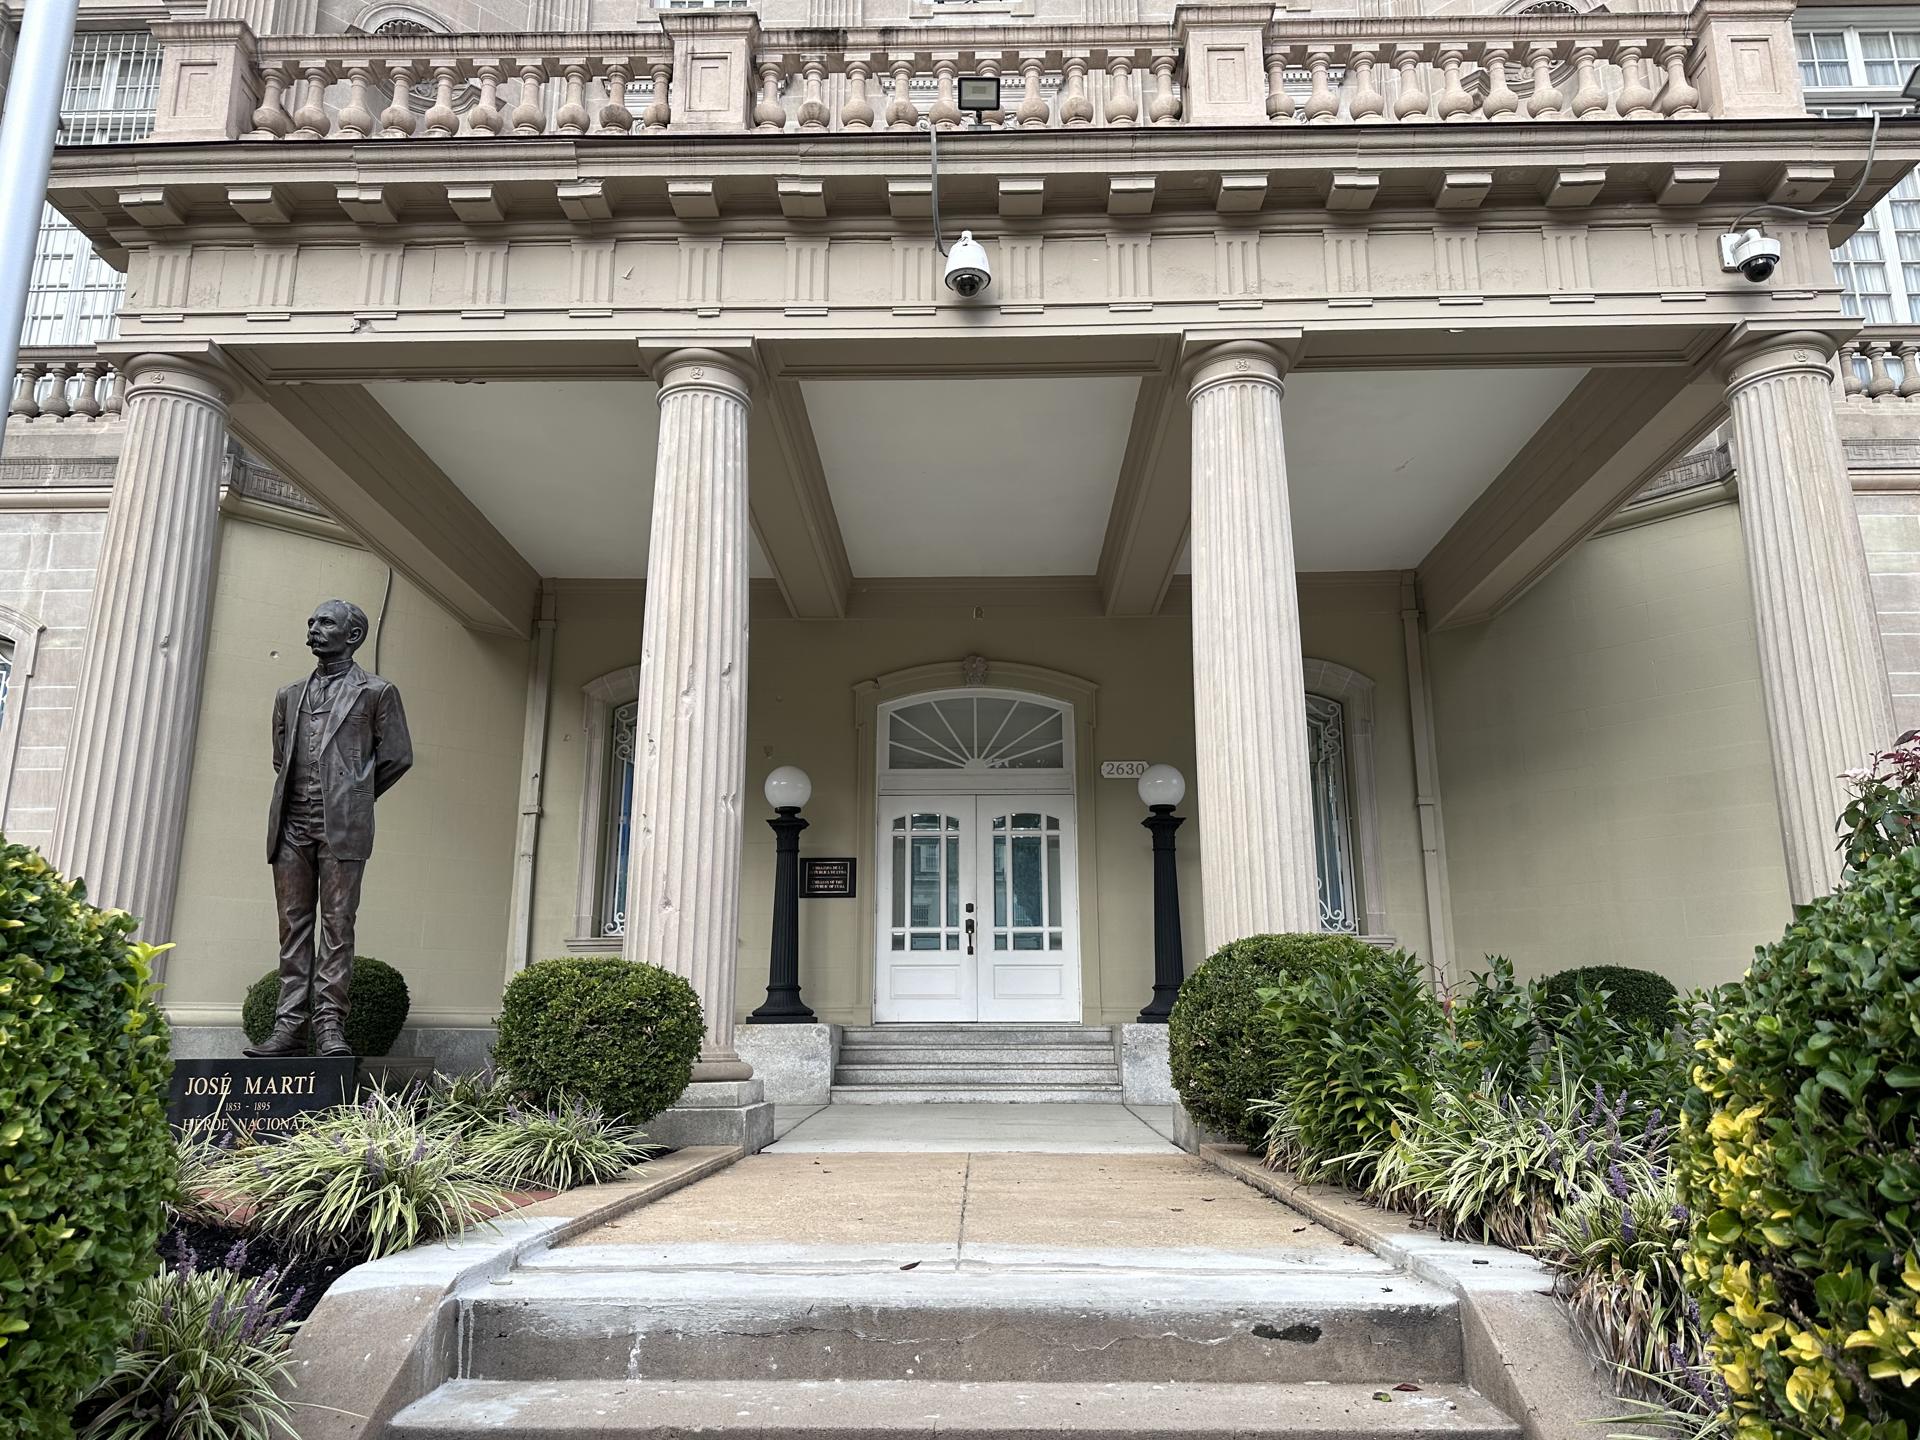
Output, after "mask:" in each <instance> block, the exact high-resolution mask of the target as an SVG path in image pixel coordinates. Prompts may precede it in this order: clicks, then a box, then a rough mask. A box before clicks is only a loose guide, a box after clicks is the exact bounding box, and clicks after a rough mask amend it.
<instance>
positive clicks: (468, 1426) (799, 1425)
mask: <svg viewBox="0 0 1920 1440" xmlns="http://www.w3.org/2000/svg"><path fill="white" fill-rule="evenodd" d="M1398 1383H1399V1381H1398V1379H1397V1378H1388V1379H1383V1380H1381V1381H1379V1382H1377V1383H1372V1382H1367V1383H1360V1384H1338V1385H1334V1384H1257V1385H1204V1384H1199V1385H1188V1384H1150V1383H1139V1382H1135V1383H1115V1384H1105V1385H1071V1384H1056V1385H1028V1384H1016V1383H1004V1382H1000V1383H980V1384H953V1383H940V1382H928V1381H922V1380H909V1381H853V1382H846V1381H839V1382H836V1381H817V1382H805V1381H803V1382H799V1383H794V1382H791V1381H764V1380H762V1381H739V1380H726V1381H717V1382H715V1381H709V1382H685V1381H663V1380H641V1379H631V1380H597V1381H573V1382H558V1383H555V1382H545V1383H532V1384H529V1383H516V1382H503V1381H485V1380H455V1381H451V1382H449V1383H447V1384H445V1385H442V1386H441V1387H440V1388H439V1389H438V1390H435V1391H434V1392H433V1393H432V1394H430V1395H428V1396H427V1397H426V1398H425V1399H422V1400H416V1401H415V1402H414V1403H413V1404H411V1405H409V1406H407V1407H406V1409H404V1410H402V1411H401V1412H400V1413H399V1414H398V1415H397V1416H395V1417H394V1419H393V1420H392V1421H391V1422H390V1423H389V1425H388V1428H387V1433H388V1434H389V1435H392V1436H396V1437H401V1436H404V1437H406V1440H469V1437H471V1436H475V1435H493V1436H500V1437H503V1440H516V1437H520V1440H683V1437H685V1436H688V1435H717V1436H740V1437H745V1436H753V1437H756V1440H802V1437H804V1440H830V1437H837V1436H846V1437H849V1440H904V1437H911V1436H934V1435H955V1434H957V1435H966V1436H971V1437H973V1440H1045V1437H1050V1436H1057V1435H1070V1436H1077V1437H1079V1440H1122V1437H1125V1440H1136V1437H1145V1436H1151V1437H1154V1440H1188V1437H1191V1440H1368V1437H1374V1436H1378V1437H1382V1440H1442V1437H1446V1440H1517V1437H1518V1436H1519V1435H1520V1434H1521V1431H1520V1427H1519V1426H1518V1425H1516V1424H1514V1423H1513V1422H1512V1421H1511V1420H1509V1419H1508V1418H1507V1417H1506V1416H1505V1415H1503V1414H1501V1413H1500V1412H1499V1411H1498V1410H1496V1409H1495V1408H1494V1407H1493V1406H1492V1405H1491V1404H1489V1403H1488V1402H1487V1401H1486V1400H1484V1399H1482V1398H1481V1397H1480V1396H1479V1395H1476V1394H1475V1393H1474V1392H1473V1391H1471V1390H1468V1389H1466V1388H1465V1387H1463V1386H1459V1385H1436V1386H1423V1387H1422V1388H1421V1389H1419V1390H1417V1391H1401V1390H1395V1389H1394V1388H1393V1387H1394V1385H1396V1384H1398ZM1379 1396H1385V1397H1387V1398H1386V1399H1384V1400H1382V1399H1379V1398H1376V1397H1379Z"/></svg>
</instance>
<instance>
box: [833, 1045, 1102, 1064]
mask: <svg viewBox="0 0 1920 1440" xmlns="http://www.w3.org/2000/svg"><path fill="white" fill-rule="evenodd" d="M840 1063H841V1064H843V1065H849V1064H852V1065H1011V1064H1021V1065H1112V1064H1113V1063H1114V1060H1113V1046H1111V1045H1106V1044H1101V1045H843V1046H842V1047H841V1049H840Z"/></svg>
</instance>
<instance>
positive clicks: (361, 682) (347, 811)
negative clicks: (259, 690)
mask: <svg viewBox="0 0 1920 1440" xmlns="http://www.w3.org/2000/svg"><path fill="white" fill-rule="evenodd" d="M306 688H307V682H306V680H305V679H301V680H297V681H295V682H294V683H293V684H291V685H288V686H286V687H285V688H284V689H282V690H281V691H280V693H279V694H278V695H276V696H274V698H273V769H274V777H273V805H272V808H271V809H270V810H269V811H268V813H267V860H268V862H269V863H271V862H272V860H273V858H274V854H275V852H276V851H278V850H279V848H280V826H281V822H282V820H283V819H284V817H285V813H286V804H287V774H288V771H289V770H290V769H291V763H290V762H291V761H292V758H293V742H294V735H295V733H296V732H297V731H298V730H299V728H300V727H299V719H300V697H301V695H302V694H303V693H304V692H305V690H306ZM412 768H413V737H412V736H411V735H409V734H408V733H407V713H406V711H404V710H402V709H401V708H400V692H399V691H398V690H396V689H395V688H394V687H393V686H392V685H391V684H389V683H388V682H387V681H385V680H382V679H381V678H380V677H379V676H378V675H369V674H368V673H367V672H366V671H364V670H362V669H361V668H360V667H359V666H358V665H349V666H348V667H347V672H346V674H345V675H344V676H343V677H342V678H341V680H340V683H339V685H338V686H337V687H336V688H335V690H334V692H333V704H332V705H331V706H329V707H328V711H327V718H326V724H325V726H324V728H323V729H322V731H321V741H320V800H321V811H322V814H323V816H324V817H325V820H326V835H327V848H328V849H329V850H331V851H332V852H333V857H334V859H336V860H365V859H368V858H369V857H370V856H371V855H372V854H373V802H374V801H375V800H376V799H378V798H379V797H380V796H381V795H383V794H385V793H386V791H387V788H388V787H389V786H390V785H392V784H393V782H394V781H396V780H398V779H399V778H400V777H401V776H402V775H404V774H406V773H407V771H408V770H410V769H412Z"/></svg>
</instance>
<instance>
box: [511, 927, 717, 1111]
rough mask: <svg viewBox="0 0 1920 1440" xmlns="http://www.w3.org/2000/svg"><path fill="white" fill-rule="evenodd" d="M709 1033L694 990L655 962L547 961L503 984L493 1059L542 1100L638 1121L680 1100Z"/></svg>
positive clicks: (523, 1086) (615, 960) (612, 960)
mask: <svg viewBox="0 0 1920 1440" xmlns="http://www.w3.org/2000/svg"><path fill="white" fill-rule="evenodd" d="M705 1033H706V1024H705V1021H703V1020H702V1018H701V1015H700V998H699V996H697V995H695V994H694V993H693V987H692V986H691V985H689V984H688V983H687V982H686V981H685V980H683V979H681V978H680V977H679V976H678V975H671V974H669V973H668V972H666V971H665V970H662V969H660V968H659V967H658V966H657V965H641V964H635V963H632V962H629V961H626V960H617V959H610V958H608V959H602V958H600V957H597V956H596V957H582V958H577V959H561V960H541V961H539V962H537V963H535V964H532V965H529V966H528V967H527V968H526V969H525V970H522V971H521V972H520V973H519V974H518V975H516V976H514V977H513V979H512V980H511V981H510V982H509V983H508V985H507V993H506V997H505V998H504V1000H503V1001H502V1002H501V1007H500V1030H499V1038H498V1039H497V1040H496V1041H495V1044H494V1048H493V1058H494V1063H495V1064H496V1065H498V1066H499V1067H500V1068H501V1069H502V1070H503V1071H505V1072H506V1074H507V1075H508V1076H509V1077H510V1079H511V1080H512V1082H513V1084H514V1085H515V1087H517V1088H518V1089H520V1090H522V1091H524V1092H526V1093H527V1094H529V1095H531V1096H533V1097H534V1098H535V1099H536V1100H538V1101H539V1102H540V1103H541V1104H545V1105H551V1104H553V1103H554V1102H556V1101H558V1100H560V1099H562V1098H572V1099H576V1100H584V1101H586V1102H587V1103H589V1104H592V1105H597V1106H599V1107H600V1108H601V1109H602V1110H604V1111H606V1112H607V1114H609V1115H611V1116H613V1117H614V1118H615V1119H617V1120H623V1121H626V1122H627V1123H629V1124H638V1123H640V1122H641V1121H645V1120H650V1119H652V1118H653V1117H654V1116H655V1115H658V1114H659V1113H660V1112H661V1111H662V1110H664V1109H666V1108H667V1107H668V1106H669V1105H671V1104H672V1103H673V1102H674V1101H675V1100H677V1099H679V1098H680V1094H681V1092H682V1091H684V1090H685V1089H686V1088H687V1082H688V1081H689V1080H691V1079H692V1078H693V1065H694V1061H696V1060H697V1059H699V1058H700V1042H701V1040H702V1039H703V1038H704V1036H705Z"/></svg>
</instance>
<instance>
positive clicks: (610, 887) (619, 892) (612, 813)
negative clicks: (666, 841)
mask: <svg viewBox="0 0 1920 1440" xmlns="http://www.w3.org/2000/svg"><path fill="white" fill-rule="evenodd" d="M639 716H640V702H639V701H638V700H629V701H628V702H627V703H626V704H624V705H622V706H620V707H618V708H617V709H616V710H615V711H614V712H613V731H612V734H611V736H610V738H609V741H608V745H607V782H606V784H607V794H606V801H605V804H604V806H603V807H602V815H601V821H600V896H599V900H600V928H599V933H600V934H602V935H625V934H626V933H627V854H628V852H629V851H630V850H631V849H632V842H633V736H634V728H635V726H636V725H637V724H638V721H639Z"/></svg>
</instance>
